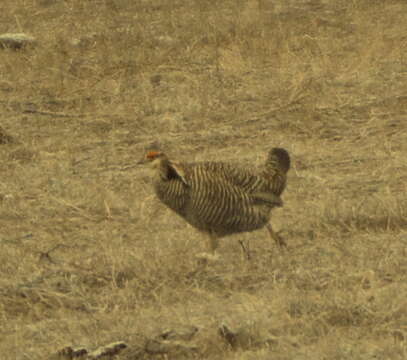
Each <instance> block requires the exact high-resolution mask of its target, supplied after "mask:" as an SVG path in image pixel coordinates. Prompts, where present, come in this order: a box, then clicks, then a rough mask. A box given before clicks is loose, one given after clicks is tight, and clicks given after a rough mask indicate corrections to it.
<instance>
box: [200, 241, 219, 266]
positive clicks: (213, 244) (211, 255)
mask: <svg viewBox="0 0 407 360" xmlns="http://www.w3.org/2000/svg"><path fill="white" fill-rule="evenodd" d="M208 240H209V241H208V245H209V252H206V253H202V254H199V255H197V258H198V260H200V261H204V262H207V261H215V260H218V258H219V256H218V254H217V253H216V249H217V248H218V246H219V238H218V237H217V236H216V235H213V234H209V239H208Z"/></svg>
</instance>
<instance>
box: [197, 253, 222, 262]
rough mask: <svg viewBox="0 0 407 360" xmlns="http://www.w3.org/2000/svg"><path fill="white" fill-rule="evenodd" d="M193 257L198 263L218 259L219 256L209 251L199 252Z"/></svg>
mask: <svg viewBox="0 0 407 360" xmlns="http://www.w3.org/2000/svg"><path fill="white" fill-rule="evenodd" d="M195 258H196V259H197V260H198V262H200V263H204V264H206V263H208V262H216V261H218V260H219V259H220V256H219V255H218V254H216V253H214V254H211V253H206V252H204V253H200V254H197V255H195Z"/></svg>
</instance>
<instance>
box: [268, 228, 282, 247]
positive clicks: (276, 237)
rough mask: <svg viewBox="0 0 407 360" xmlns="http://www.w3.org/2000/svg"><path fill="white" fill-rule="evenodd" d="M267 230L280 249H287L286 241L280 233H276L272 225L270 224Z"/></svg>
mask: <svg viewBox="0 0 407 360" xmlns="http://www.w3.org/2000/svg"><path fill="white" fill-rule="evenodd" d="M266 227H267V230H268V231H269V233H270V236H271V238H272V239H274V241H275V242H276V244H277V245H278V246H280V247H287V244H286V243H285V240H284V239H283V237H282V236H281V235H279V233H276V232H274V230H273V227H272V226H271V224H270V223H268V224H267V225H266Z"/></svg>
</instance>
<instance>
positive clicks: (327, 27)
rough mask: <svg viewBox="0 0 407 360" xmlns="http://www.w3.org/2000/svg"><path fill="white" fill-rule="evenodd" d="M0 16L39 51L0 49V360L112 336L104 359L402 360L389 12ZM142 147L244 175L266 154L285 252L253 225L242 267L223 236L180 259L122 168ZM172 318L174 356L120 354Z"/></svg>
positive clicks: (226, 5)
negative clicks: (179, 341)
mask: <svg viewBox="0 0 407 360" xmlns="http://www.w3.org/2000/svg"><path fill="white" fill-rule="evenodd" d="M0 8H1V11H0V20H1V21H0V23H1V24H2V26H3V27H2V29H1V31H2V32H27V33H30V34H32V35H34V36H35V37H36V38H37V39H38V41H39V43H40V46H39V47H38V48H36V49H26V50H23V51H17V52H16V51H11V50H0V51H1V56H2V61H1V63H0V74H1V76H0V108H1V115H0V116H1V117H0V120H1V127H0V130H1V134H0V137H1V139H3V140H4V141H2V140H1V139H0V158H1V161H0V170H1V173H2V177H1V180H0V274H1V277H0V294H1V296H0V319H1V324H2V326H1V328H0V335H1V336H0V338H1V340H0V354H1V358H2V359H44V358H48V357H49V355H50V354H52V353H55V352H56V351H57V350H58V349H61V348H63V347H64V346H66V345H78V344H83V345H86V346H89V347H97V346H100V345H103V344H107V343H111V342H113V341H117V340H125V341H126V343H127V344H128V345H129V349H127V350H126V351H124V352H123V353H121V354H120V355H119V356H118V358H121V359H136V358H140V359H141V358H156V359H160V358H165V356H167V358H174V359H175V358H177V359H178V358H185V359H187V358H195V359H242V360H243V359H270V358H273V359H287V360H288V359H327V358H329V359H338V360H339V359H361V360H362V359H363V360H364V359H372V358H380V359H392V360H396V359H400V360H401V359H405V358H406V355H407V347H406V337H407V310H406V309H407V306H406V305H407V303H406V300H405V299H406V294H407V286H406V276H407V263H406V258H407V257H406V255H407V253H406V249H407V220H406V219H407V196H406V193H407V191H406V190H407V188H406V184H407V166H406V162H405V158H406V155H407V125H406V124H407V98H406V96H405V94H406V91H407V85H406V84H407V75H406V70H405V69H406V65H407V63H406V55H405V53H406V50H407V49H406V45H407V42H406V36H405V34H406V31H407V15H406V14H407V11H406V10H407V5H406V4H405V3H404V1H401V0H400V1H397V0H393V1H386V2H382V1H367V0H366V1H365V0H360V1H345V0H343V1H334V0H332V1H300V0H296V1H289V2H286V1H276V2H268V1H249V0H241V1H237V2H236V1H215V2H214V1H201V0H200V1H171V2H168V1H164V0H155V1H142V0H140V1H129V0H110V1H76V0H66V1H54V0H31V1H24V2H23V1H17V2H15V1H9V0H6V1H3V2H2V5H0ZM6 140H7V141H6ZM153 142H158V143H159V144H160V145H161V146H162V147H164V148H165V149H167V152H168V153H170V154H171V155H173V156H176V157H180V158H182V159H184V160H203V159H210V160H214V159H220V158H221V159H224V160H228V161H236V162H239V161H241V162H242V163H244V164H248V165H249V164H250V163H253V162H254V163H255V164H259V163H261V162H262V161H263V160H264V156H265V153H266V151H267V149H269V148H270V147H271V146H273V145H277V146H284V147H286V148H287V149H288V150H289V151H290V153H291V154H292V158H293V169H292V171H291V172H290V179H289V187H288V189H287V192H286V193H285V196H284V201H285V207H284V208H283V209H281V210H279V211H277V212H276V214H275V216H274V223H275V224H276V225H277V227H279V228H281V229H283V230H284V232H285V236H286V238H287V242H288V243H289V250H288V251H287V252H279V251H278V249H276V248H275V246H274V244H273V243H272V242H271V241H269V239H268V237H267V235H266V233H265V232H263V231H259V232H256V233H252V234H245V235H243V236H242V238H244V239H245V241H250V247H251V250H252V252H253V256H252V257H253V260H252V261H250V262H248V261H246V260H244V259H243V257H242V254H241V251H240V248H239V245H238V243H237V241H236V238H230V239H225V240H224V241H223V242H222V248H221V255H222V261H221V262H219V263H216V264H213V265H211V266H209V267H207V268H202V267H200V266H198V264H196V262H195V260H194V254H196V253H198V252H200V251H202V250H203V248H204V245H205V244H204V241H203V239H202V237H201V236H200V235H199V234H197V233H196V232H195V231H194V230H193V229H191V228H190V227H188V226H187V225H185V223H184V222H183V221H182V220H181V219H178V218H177V217H176V216H175V215H174V214H172V213H170V212H169V211H167V210H166V209H164V208H163V206H162V205H160V204H159V203H158V202H157V200H156V199H155V197H154V195H153V194H152V189H151V186H150V183H149V171H148V170H147V169H144V168H140V167H134V166H132V165H134V163H135V162H136V161H137V160H138V159H139V158H140V156H141V154H142V152H143V151H144V149H145V148H146V147H148V146H149V145H151V144H152V143H153ZM224 323H227V324H228V325H229V326H231V328H233V329H245V331H248V332H249V333H250V334H251V337H250V339H251V338H254V339H255V340H256V341H251V340H250V341H246V342H243V343H241V344H240V345H237V346H235V347H234V346H230V344H227V342H225V340H224V339H222V338H221V336H220V335H219V331H218V329H219V327H220V326H221V324H224ZM182 324H184V325H195V326H197V327H198V328H199V331H198V333H197V335H196V337H195V338H194V339H193V340H192V343H193V345H194V350H191V351H184V352H182V351H181V352H178V353H174V354H171V353H170V354H166V355H163V354H149V355H146V354H144V353H140V352H137V351H136V350H137V349H141V348H142V347H143V344H145V343H146V341H147V340H148V339H152V338H154V337H155V336H156V335H157V334H159V333H160V331H162V330H164V329H166V328H175V327H177V326H179V325H182ZM259 339H260V340H261V339H266V341H262V340H261V341H260V340H259ZM257 340H259V341H257ZM134 351H136V352H134ZM178 351H180V350H178Z"/></svg>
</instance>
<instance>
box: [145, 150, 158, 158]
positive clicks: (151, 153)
mask: <svg viewBox="0 0 407 360" xmlns="http://www.w3.org/2000/svg"><path fill="white" fill-rule="evenodd" d="M160 155H161V152H160V151H149V152H148V153H147V155H146V158H147V159H149V160H154V159H156V158H157V157H159V156H160Z"/></svg>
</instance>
